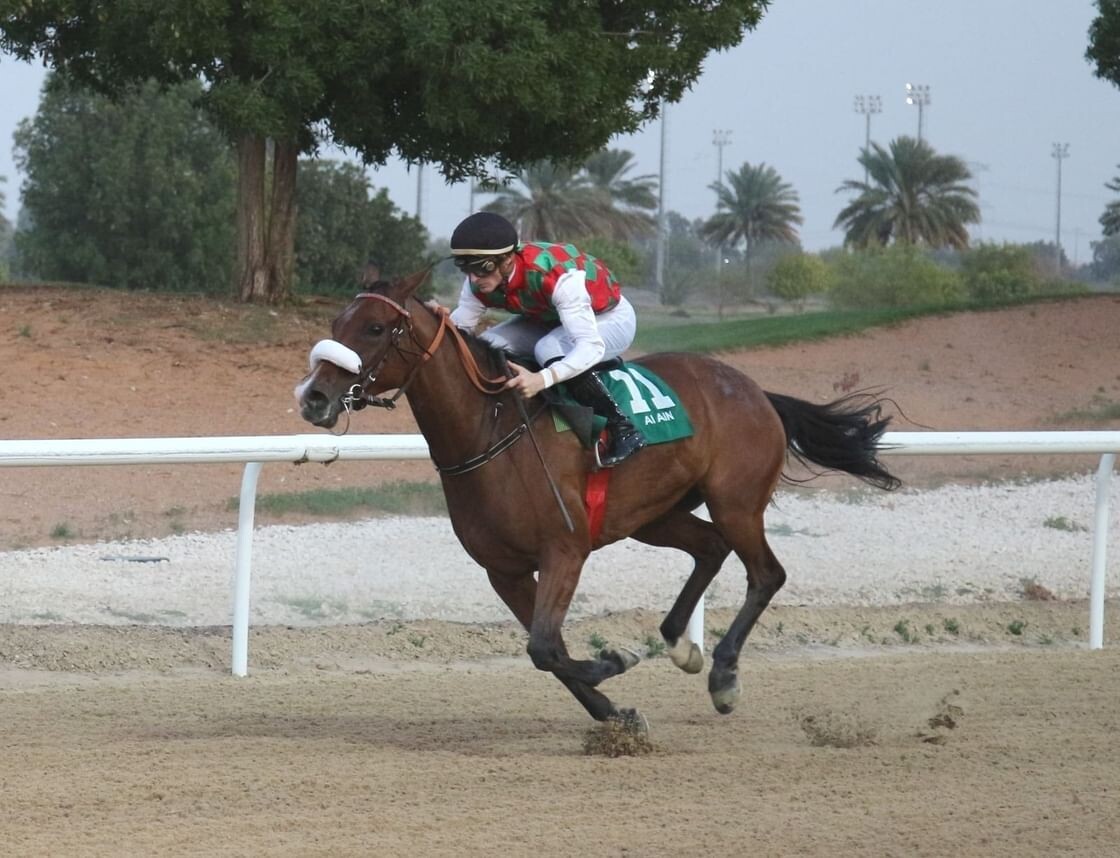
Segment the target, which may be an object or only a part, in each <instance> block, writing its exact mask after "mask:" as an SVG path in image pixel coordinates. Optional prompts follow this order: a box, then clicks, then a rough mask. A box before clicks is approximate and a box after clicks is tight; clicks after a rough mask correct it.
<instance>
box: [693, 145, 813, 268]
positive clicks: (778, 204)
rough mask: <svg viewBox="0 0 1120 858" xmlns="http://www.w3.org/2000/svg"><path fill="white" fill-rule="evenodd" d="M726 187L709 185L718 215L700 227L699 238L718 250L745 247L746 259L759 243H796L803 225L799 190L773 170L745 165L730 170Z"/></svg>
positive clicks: (715, 184)
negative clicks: (798, 229) (798, 228)
mask: <svg viewBox="0 0 1120 858" xmlns="http://www.w3.org/2000/svg"><path fill="white" fill-rule="evenodd" d="M727 182H728V183H727V184H726V185H725V184H724V183H723V182H715V183H714V184H712V185H710V187H711V189H712V190H713V191H715V192H716V213H715V214H714V215H712V216H711V217H710V218H708V219H707V220H706V221H705V222H704V224H703V225H702V226H701V227H700V236H701V238H703V239H705V240H706V241H707V242H708V243H710V244H713V245H716V246H717V247H726V246H728V245H730V246H732V247H734V246H737V245H738V244H739V243H740V242H742V243H745V244H746V257H747V259H748V261H749V260H750V257H751V250H753V249H754V247H755V246H756V245H757V244H758V243H759V242H760V241H780V242H787V243H790V244H795V243H796V242H797V226H798V225H800V224H801V223H802V217H801V207H800V206H799V205H798V196H797V191H795V190H794V189H793V186H792V185H790V184H789V183H788V182H784V181H782V177H781V176H780V175H779V174H778V171H777V170H775V169H774V168H773V167H768V166H767V165H766V164H759V165H758V166H757V167H752V166H751V165H750V164H743V166H742V167H740V168H739V171H738V172H735V171H734V170H728V171H727Z"/></svg>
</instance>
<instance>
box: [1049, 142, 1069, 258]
mask: <svg viewBox="0 0 1120 858" xmlns="http://www.w3.org/2000/svg"><path fill="white" fill-rule="evenodd" d="M1050 157H1051V158H1053V159H1054V160H1055V161H1057V162H1058V206H1057V209H1058V214H1057V219H1056V220H1057V222H1056V224H1055V227H1054V274H1055V275H1056V276H1058V277H1061V276H1062V161H1064V160H1065V159H1066V158H1068V157H1069V144H1068V143H1055V144H1054V145H1053V146H1051V147H1050Z"/></svg>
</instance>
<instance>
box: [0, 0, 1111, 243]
mask: <svg viewBox="0 0 1120 858" xmlns="http://www.w3.org/2000/svg"><path fill="white" fill-rule="evenodd" d="M1094 14H1095V7H1094V5H1093V3H1092V0H830V2H820V0H774V2H773V4H772V7H771V9H770V11H769V13H768V14H767V15H766V16H765V17H764V18H763V20H762V22H761V24H760V25H759V27H758V29H757V30H755V31H754V32H753V33H748V34H747V36H746V38H745V39H744V40H743V42H742V44H740V45H739V46H738V47H737V48H735V49H733V50H731V51H728V52H726V53H723V54H715V55H713V56H711V57H710V58H709V60H708V62H707V64H706V67H705V70H704V74H703V76H702V77H701V78H700V80H699V81H698V82H697V84H696V85H695V86H694V87H693V89H692V91H691V92H689V93H688V94H686V96H685V97H684V99H683V100H682V101H681V102H680V103H679V104H677V105H670V107H669V109H668V113H667V123H668V124H667V126H666V131H667V133H666V135H665V136H666V139H667V146H666V175H665V183H666V184H665V188H666V198H667V205H668V208H670V209H673V210H676V211H679V212H680V213H682V214H684V215H686V216H687V217H689V218H694V217H706V216H708V215H710V214H711V213H712V211H713V207H714V194H713V193H712V191H710V190H709V189H708V186H709V185H710V184H711V183H712V182H713V181H714V180H715V178H716V175H717V171H718V161H717V158H718V153H719V151H720V150H719V149H718V148H717V147H716V146H715V145H713V137H714V132H715V131H716V130H717V129H718V130H719V131H721V132H723V131H725V132H728V138H729V142H728V144H727V145H725V146H724V147H722V153H723V168H724V171H725V172H726V171H727V170H729V169H735V168H738V167H739V166H740V165H742V164H743V163H744V162H750V163H752V164H757V163H758V162H765V163H767V164H770V165H772V166H773V167H774V168H775V169H777V171H778V172H779V173H780V174H781V175H782V177H783V178H784V179H785V180H786V181H788V182H789V183H790V184H791V185H792V186H793V187H794V189H795V190H796V191H797V193H798V194H799V195H800V198H801V209H802V214H803V216H804V218H805V223H804V225H803V227H802V230H801V238H802V243H803V245H804V246H805V247H806V248H807V249H810V250H819V249H821V248H823V247H829V246H832V245H835V244H839V243H840V241H841V239H842V236H841V234H840V233H839V232H837V231H836V230H833V229H832V223H833V221H834V220H835V218H836V213H837V212H838V211H839V210H840V208H841V207H842V205H843V204H844V201H845V199H846V197H845V196H844V195H841V194H837V193H836V188H837V187H838V186H839V185H840V184H841V182H843V181H844V180H845V179H849V178H852V179H861V178H862V169H861V168H860V167H859V165H858V164H857V162H856V157H857V156H858V153H859V149H860V147H861V146H862V145H863V142H864V134H865V119H864V116H863V115H861V114H858V113H856V112H855V110H854V107H853V101H854V97H855V96H856V95H857V94H862V95H878V96H880V98H881V100H882V112H881V113H879V114H877V115H874V116H873V117H872V122H871V139H872V140H874V141H877V142H879V143H882V144H886V143H887V142H889V141H890V140H891V139H893V138H895V137H897V136H898V135H900V134H910V135H915V134H916V133H917V130H918V109H917V108H916V107H914V106H910V105H907V104H906V101H905V98H906V93H905V85H906V83H907V82H911V83H915V84H923V85H926V86H928V87H929V93H930V104H929V105H928V107H925V108H924V109H923V111H922V124H923V136H924V137H925V139H927V140H928V141H929V142H930V143H931V144H932V145H933V146H934V148H935V149H937V150H938V151H939V152H941V153H945V154H953V155H957V156H960V157H961V158H963V159H964V160H966V161H968V162H970V163H971V165H972V167H973V170H974V172H975V174H976V179H977V185H978V189H979V191H980V204H981V209H982V212H983V216H984V222H983V224H982V225H981V226H980V227H979V228H978V229H974V230H973V235H974V237H979V238H983V239H984V240H995V241H1014V242H1029V241H1039V240H1042V241H1053V239H1054V235H1055V228H1056V220H1057V217H1056V216H1057V200H1058V197H1057V164H1058V162H1057V160H1056V159H1055V158H1053V157H1052V155H1051V152H1052V148H1053V144H1054V143H1068V144H1069V149H1068V151H1069V156H1068V158H1066V159H1065V160H1063V161H1062V195H1061V223H1062V241H1063V245H1064V247H1065V248H1066V253H1067V254H1068V255H1069V257H1070V258H1071V259H1074V260H1077V261H1081V262H1084V261H1086V260H1087V259H1088V258H1089V257H1090V249H1089V242H1090V241H1093V240H1096V239H1098V238H1100V225H1099V223H1098V222H1097V219H1098V218H1099V217H1100V214H1101V212H1102V210H1103V209H1104V207H1105V205H1106V204H1107V203H1108V202H1109V201H1110V200H1111V199H1113V198H1114V197H1116V196H1117V195H1115V194H1113V193H1112V192H1110V191H1109V190H1108V189H1107V188H1105V187H1104V183H1105V182H1107V181H1109V180H1110V179H1112V178H1113V177H1114V176H1116V175H1118V174H1120V167H1118V166H1117V165H1118V164H1120V89H1117V88H1115V87H1113V86H1112V85H1111V84H1107V83H1105V82H1103V81H1100V80H1098V79H1097V78H1095V77H1094V76H1093V74H1092V68H1091V67H1090V65H1089V63H1088V62H1086V60H1085V58H1084V55H1085V49H1086V47H1087V33H1088V28H1089V24H1090V22H1091V21H1092V19H1093V17H1094ZM576 56H578V54H576ZM42 79H43V70H42V69H41V68H40V67H37V66H31V65H27V64H23V63H18V62H16V61H15V60H13V59H12V58H11V57H8V56H0V93H2V98H0V175H6V176H8V182H7V184H6V185H5V186H4V191H5V194H6V196H7V198H8V199H7V205H6V207H5V213H6V215H7V217H8V218H9V220H14V219H15V216H16V213H17V212H18V209H19V201H18V187H19V182H20V178H19V177H18V176H17V175H16V171H15V167H14V165H13V163H12V157H11V148H12V132H13V131H14V129H15V127H16V125H17V123H18V122H19V120H20V119H22V118H24V117H26V116H30V115H32V114H33V113H34V111H35V109H36V106H37V103H38V91H39V86H40V85H41V83H42ZM660 141H661V133H660V126H659V123H658V122H656V121H655V122H653V123H652V124H650V125H649V126H647V127H646V128H644V129H643V130H642V132H641V133H639V134H636V135H632V136H629V137H622V138H618V139H616V140H615V141H613V142H612V146H615V147H618V148H625V149H629V150H631V151H632V152H634V154H635V156H636V158H637V163H638V171H640V172H642V173H653V174H656V173H657V171H658V163H659V154H660ZM337 154H338V156H339V157H344V155H343V154H342V153H337ZM636 172H637V171H636ZM370 175H371V179H372V182H373V183H374V185H375V186H378V187H387V188H388V189H389V193H390V196H391V197H392V198H393V200H394V202H396V204H397V205H398V206H400V208H402V209H403V210H405V211H407V212H409V213H413V212H415V211H416V204H417V181H416V173H415V171H411V172H410V171H409V170H408V169H407V168H406V167H405V166H404V165H401V164H389V165H387V166H386V167H383V168H380V169H377V170H371V174H370ZM423 188H424V191H423V196H422V200H421V215H422V217H423V219H424V222H425V223H426V225H427V226H428V228H429V229H430V230H431V232H432V234H433V235H434V236H446V235H448V234H450V232H451V230H452V229H453V228H454V225H455V224H456V223H457V222H458V220H459V219H460V218H462V217H463V216H465V215H466V214H467V213H468V205H469V193H468V191H467V188H466V186H465V185H459V186H456V187H446V186H445V185H444V184H443V182H442V180H441V179H440V178H439V176H438V174H437V173H436V172H435V171H434V170H427V171H426V172H425V174H424V182H423ZM556 238H566V237H565V236H556Z"/></svg>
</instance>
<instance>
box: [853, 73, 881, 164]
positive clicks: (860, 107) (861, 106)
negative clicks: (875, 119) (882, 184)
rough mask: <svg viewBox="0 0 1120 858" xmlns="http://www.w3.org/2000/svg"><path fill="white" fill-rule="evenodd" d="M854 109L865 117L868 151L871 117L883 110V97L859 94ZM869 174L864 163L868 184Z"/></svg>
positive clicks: (865, 144)
mask: <svg viewBox="0 0 1120 858" xmlns="http://www.w3.org/2000/svg"><path fill="white" fill-rule="evenodd" d="M853 109H854V110H855V112H856V113H862V114H863V116H864V118H865V128H864V133H863V151H864V152H867V151H869V150H870V149H871V117H872V115H873V114H876V113H882V112H883V99H882V98H880V97H879V96H877V95H867V96H863V95H857V96H856V98H855V104H854V105H853ZM868 179H869V176H868V173H867V165H866V164H864V165H863V183H864V184H865V185H866V184H867V182H868Z"/></svg>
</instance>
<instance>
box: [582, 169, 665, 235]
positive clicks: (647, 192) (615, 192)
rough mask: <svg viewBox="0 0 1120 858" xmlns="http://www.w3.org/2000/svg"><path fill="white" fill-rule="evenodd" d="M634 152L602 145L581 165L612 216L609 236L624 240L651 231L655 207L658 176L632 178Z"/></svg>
mask: <svg viewBox="0 0 1120 858" xmlns="http://www.w3.org/2000/svg"><path fill="white" fill-rule="evenodd" d="M634 166H635V165H634V153H633V152H628V151H627V150H625V149H603V150H602V151H600V152H597V153H595V154H594V155H592V156H591V157H590V158H588V159H587V160H586V161H585V162H584V164H583V169H584V172H585V173H586V174H587V179H588V181H589V183H590V185H591V187H592V188H593V189H594V190H595V191H596V192H597V193H598V194H599V195H600V196H601V197H602V205H604V206H605V207H606V208H607V209H608V210H610V212H611V213H613V216H611V218H610V219H611V220H612V227H613V228H612V232H613V234H612V235H611V236H610V237H611V238H616V239H619V240H622V241H626V240H629V239H632V238H641V237H643V236H648V235H651V234H652V233H653V231H654V219H653V217H652V215H651V214H650V212H652V211H654V210H655V209H656V208H657V176H655V175H653V174H651V173H647V174H645V175H642V176H635V177H634V178H627V176H626V174H627V173H629V172H630V171H631V170H633V169H634Z"/></svg>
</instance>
